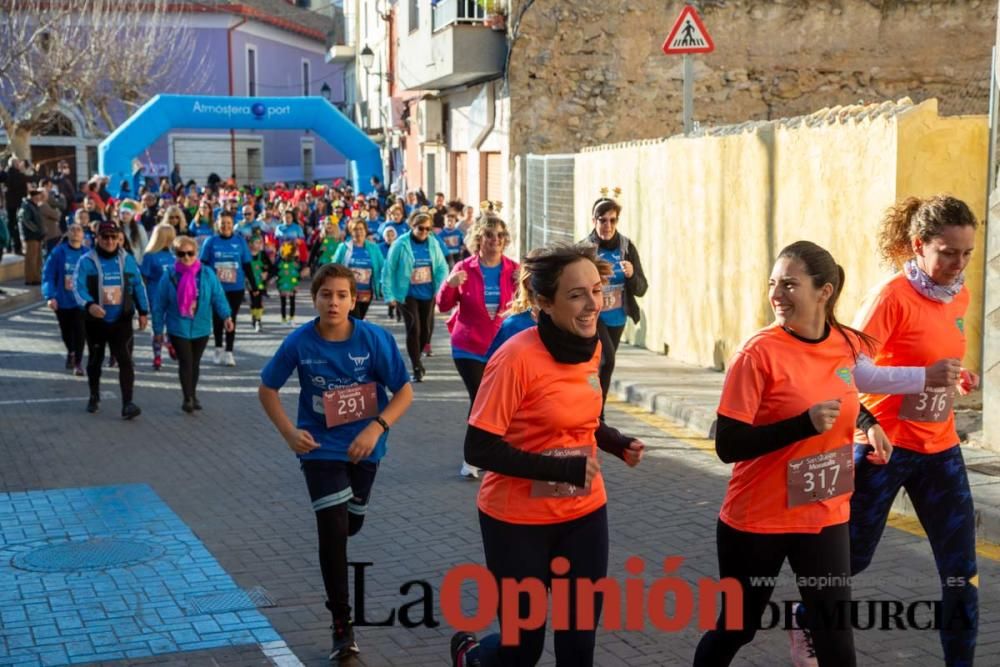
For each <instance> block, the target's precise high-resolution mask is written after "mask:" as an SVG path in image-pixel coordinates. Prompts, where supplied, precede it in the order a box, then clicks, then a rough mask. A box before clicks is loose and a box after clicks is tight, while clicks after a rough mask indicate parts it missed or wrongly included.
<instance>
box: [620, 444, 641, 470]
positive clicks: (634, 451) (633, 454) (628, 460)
mask: <svg viewBox="0 0 1000 667" xmlns="http://www.w3.org/2000/svg"><path fill="white" fill-rule="evenodd" d="M645 449H646V444H645V443H644V442H643V441H642V440H633V441H632V442H630V443H628V448H627V449H626V450H625V452H624V458H625V465H627V466H628V467H629V468H634V467H636V466H637V465H639V461H642V453H643V452H644V451H645Z"/></svg>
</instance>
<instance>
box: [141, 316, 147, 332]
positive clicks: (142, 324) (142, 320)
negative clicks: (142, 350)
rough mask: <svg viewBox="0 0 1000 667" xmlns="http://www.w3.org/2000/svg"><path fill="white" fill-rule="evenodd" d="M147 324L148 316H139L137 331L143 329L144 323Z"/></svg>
mask: <svg viewBox="0 0 1000 667" xmlns="http://www.w3.org/2000/svg"><path fill="white" fill-rule="evenodd" d="M147 324H149V317H147V316H146V315H140V316H139V331H145V330H146V325H147Z"/></svg>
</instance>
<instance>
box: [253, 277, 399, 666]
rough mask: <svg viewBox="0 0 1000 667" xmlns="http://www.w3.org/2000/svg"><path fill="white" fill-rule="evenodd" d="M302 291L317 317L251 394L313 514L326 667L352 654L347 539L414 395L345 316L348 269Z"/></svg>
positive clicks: (384, 342)
mask: <svg viewBox="0 0 1000 667" xmlns="http://www.w3.org/2000/svg"><path fill="white" fill-rule="evenodd" d="M310 289H311V292H312V298H313V305H314V306H315V307H316V310H317V312H318V314H319V317H317V318H316V319H314V320H312V321H311V322H309V323H307V324H305V325H303V326H301V327H299V328H298V329H296V330H295V331H294V332H292V333H291V334H289V335H288V337H287V338H285V340H284V342H283V343H282V344H281V347H280V348H278V351H277V352H276V353H275V355H274V357H273V358H272V359H271V360H270V361H269V362H268V364H267V365H266V366H265V367H264V370H263V371H261V374H260V375H261V385H260V390H259V395H260V402H261V405H262V406H263V407H264V411H265V412H266V413H267V416H268V418H269V419H270V420H271V423H273V424H274V426H275V428H276V429H277V430H278V433H280V434H281V436H282V438H284V440H285V442H286V443H287V444H288V447H289V448H290V449H291V450H292V451H293V452H295V454H296V455H297V456H298V457H299V459H300V460H301V467H302V472H303V474H304V475H305V478H306V486H307V487H308V489H309V496H310V498H311V499H312V507H313V510H314V511H315V513H316V528H317V532H318V534H319V561H320V569H321V570H322V573H323V584H324V587H325V589H326V596H327V600H326V607H327V609H328V610H329V611H330V613H331V615H332V617H333V628H332V629H333V648H332V650H331V651H330V660H331V661H333V660H338V659H341V658H346V657H349V656H351V655H355V654H357V653H359V649H358V645H357V643H356V642H355V640H354V627H353V625H352V622H351V606H350V594H349V591H348V587H347V585H348V584H347V582H348V576H347V538H348V536H351V535H355V534H357V532H358V531H359V530H361V526H362V522H363V521H364V519H365V512H366V510H367V509H368V499H369V496H370V494H371V489H372V483H373V482H374V480H375V474H376V472H377V470H378V465H379V461H381V459H382V457H383V456H384V455H385V452H386V441H387V436H388V432H389V428H390V427H391V426H393V425H394V424H395V423H396V421H397V420H398V419H399V418H400V417H402V416H403V414H404V413H405V412H406V410H407V408H409V406H410V403H411V402H412V401H413V390H412V388H411V386H410V384H409V382H408V381H407V376H406V366H404V364H403V360H402V357H401V356H400V354H399V350H398V348H397V347H396V341H395V340H394V339H393V337H392V335H391V334H390V333H389V332H388V331H386V330H384V329H382V328H380V327H377V326H375V325H373V324H369V323H368V322H363V321H361V320H356V319H354V318H352V317H350V316H349V312H350V311H351V310H353V308H354V299H355V296H356V291H355V286H354V274H353V273H352V272H351V271H350V269H348V268H347V267H344V266H342V265H339V264H327V265H325V266H323V267H322V268H320V270H319V271H317V273H316V276H315V278H313V281H312V285H311V288H310ZM294 371H297V372H298V380H299V387H300V390H299V410H298V419H297V423H295V424H293V423H292V422H291V421H290V420H289V419H288V417H287V416H286V414H285V411H284V408H282V406H281V400H280V398H279V397H278V390H279V389H281V387H282V386H283V385H284V384H285V382H286V381H287V380H288V378H289V376H290V375H291V374H292V372H294ZM387 390H388V391H390V392H392V394H393V396H392V400H391V401H390V400H389V399H388V397H387V394H386V391H387Z"/></svg>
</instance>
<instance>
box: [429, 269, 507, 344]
mask: <svg viewBox="0 0 1000 667" xmlns="http://www.w3.org/2000/svg"><path fill="white" fill-rule="evenodd" d="M518 268H519V267H518V264H517V262H515V261H514V260H512V259H508V258H507V257H504V258H502V259H501V261H500V308H499V310H498V311H497V316H496V317H490V316H489V313H487V312H486V294H485V287H484V285H483V272H482V270H481V269H480V268H479V257H478V256H477V255H473V256H472V257H468V258H466V259H464V260H462V261H461V262H459V263H458V264H456V265H455V268H454V269H452V274H454V273H455V272H456V271H465V272H466V273H468V274H469V275H468V278H467V279H466V281H465V283H464V284H462V285H461V286H460V287H451V286H450V285H448V281H445V282H444V283H442V284H441V289H439V290H438V293H437V305H438V310H440V311H441V312H442V313H447V312H448V311H449V310H451V309H452V308H454V307H455V306H458V310H456V311H455V312H454V313H452V315H451V317H449V318H448V331H449V333H451V344H452V345H454V346H455V347H459V348H461V349H463V350H465V351H466V352H471V353H472V354H479V355H483V354H486V352H487V351H488V350H489V349H490V343H492V342H493V337H494V336H495V335H496V333H497V331H498V330H499V329H500V325H501V324H502V323H503V317H501V316H500V313H502V312H504V311H505V310H507V308H508V307H509V306H510V302H511V301H512V300H513V299H514V292H515V291H516V290H517V274H518ZM449 277H450V276H449Z"/></svg>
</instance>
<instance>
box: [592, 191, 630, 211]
mask: <svg viewBox="0 0 1000 667" xmlns="http://www.w3.org/2000/svg"><path fill="white" fill-rule="evenodd" d="M610 192H611V194H614V197H609V196H608V193H609V188H608V187H607V186H604V187H603V188H601V198H600V199H598V200H597V201H596V202H594V208H593V210H591V212H590V217H595V216H596V215H597V207H598V206H600V205H601V204H603V203H604V202H613V203H615V204H617V203H618V201H617V200H618V198H619V197H621V196H622V189H621V188H620V187H618V186H615V187H614V189H611V190H610Z"/></svg>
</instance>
